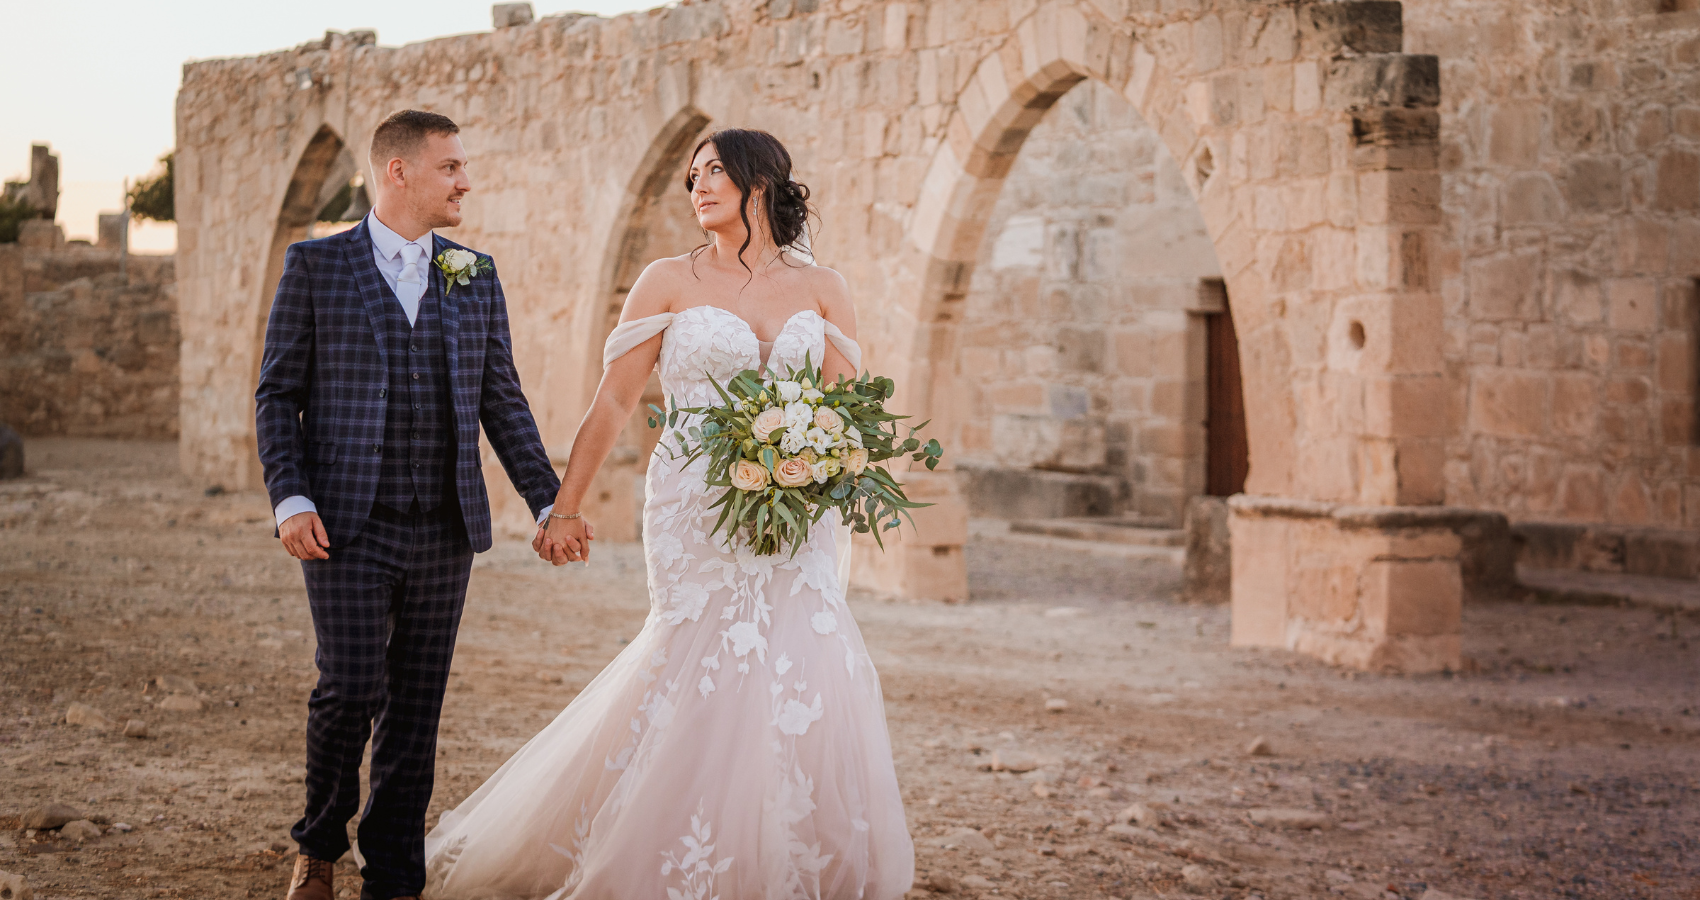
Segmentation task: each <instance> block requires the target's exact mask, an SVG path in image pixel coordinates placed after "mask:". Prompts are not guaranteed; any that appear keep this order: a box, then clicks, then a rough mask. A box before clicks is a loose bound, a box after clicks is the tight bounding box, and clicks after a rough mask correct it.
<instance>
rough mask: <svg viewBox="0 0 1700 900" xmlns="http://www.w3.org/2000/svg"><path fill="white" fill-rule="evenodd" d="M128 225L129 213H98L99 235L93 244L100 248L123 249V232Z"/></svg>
mask: <svg viewBox="0 0 1700 900" xmlns="http://www.w3.org/2000/svg"><path fill="white" fill-rule="evenodd" d="M129 227H130V214H129V213H122V212H114V213H101V214H100V236H99V238H98V239H96V241H95V246H96V247H99V248H101V249H102V250H123V249H124V245H125V241H124V236H125V235H124V232H125V230H126V229H128V228H129Z"/></svg>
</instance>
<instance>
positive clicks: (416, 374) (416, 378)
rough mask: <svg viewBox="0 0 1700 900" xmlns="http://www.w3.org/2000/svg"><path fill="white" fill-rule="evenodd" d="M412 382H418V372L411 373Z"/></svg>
mask: <svg viewBox="0 0 1700 900" xmlns="http://www.w3.org/2000/svg"><path fill="white" fill-rule="evenodd" d="M413 380H414V381H418V380H419V373H418V372H414V373H413Z"/></svg>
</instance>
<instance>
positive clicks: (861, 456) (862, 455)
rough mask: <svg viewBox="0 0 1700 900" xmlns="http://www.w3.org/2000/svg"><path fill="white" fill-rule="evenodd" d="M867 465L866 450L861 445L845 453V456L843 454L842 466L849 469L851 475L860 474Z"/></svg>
mask: <svg viewBox="0 0 1700 900" xmlns="http://www.w3.org/2000/svg"><path fill="white" fill-rule="evenodd" d="M867 467H868V451H866V450H864V449H862V448H861V447H857V448H856V449H854V450H852V451H850V452H849V453H847V454H845V456H844V468H846V469H849V470H850V474H851V475H857V476H860V475H861V474H862V472H863V470H865V469H867Z"/></svg>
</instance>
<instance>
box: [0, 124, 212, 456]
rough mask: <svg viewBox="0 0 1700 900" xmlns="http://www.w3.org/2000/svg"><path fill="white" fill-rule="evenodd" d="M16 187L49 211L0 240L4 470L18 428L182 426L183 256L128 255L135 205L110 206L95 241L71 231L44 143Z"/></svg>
mask: <svg viewBox="0 0 1700 900" xmlns="http://www.w3.org/2000/svg"><path fill="white" fill-rule="evenodd" d="M6 196H7V198H8V199H22V200H24V201H25V202H27V203H30V204H31V205H33V206H34V207H35V208H36V209H37V210H39V211H40V213H41V215H42V216H43V217H42V218H39V219H32V220H29V221H26V222H24V223H23V226H24V227H23V228H22V229H21V231H20V233H19V235H18V240H17V241H15V242H11V243H4V244H0V424H3V425H4V426H9V427H10V428H11V429H14V430H15V431H14V432H13V433H12V436H11V437H10V438H7V439H0V477H6V476H5V474H4V472H5V471H7V462H6V461H7V460H10V459H12V458H13V457H11V456H8V455H7V451H6V447H7V446H9V445H10V443H12V442H15V441H16V440H17V437H16V435H17V433H21V434H23V435H24V436H26V437H44V436H71V437H103V438H141V439H154V440H158V439H167V438H175V437H176V436H177V411H178V406H179V404H178V397H177V389H178V384H179V378H180V374H179V368H178V362H177V361H178V346H179V343H180V338H179V334H178V328H177V298H176V293H175V285H174V282H175V281H176V276H175V260H173V259H172V258H170V257H159V256H131V255H129V254H128V252H127V250H128V248H127V247H126V246H125V238H124V228H125V226H126V225H127V224H128V221H129V217H128V214H126V213H116V214H103V215H101V217H100V234H99V238H98V241H97V242H96V243H94V244H90V243H89V242H88V241H82V240H73V241H66V240H65V234H64V230H63V229H62V228H61V227H60V226H59V225H58V224H56V223H55V222H54V221H53V217H54V215H55V214H56V213H57V210H58V205H59V158H58V157H57V156H54V155H53V154H52V152H51V151H50V150H49V149H48V147H47V146H46V145H45V144H36V145H35V146H33V147H32V148H31V166H30V179H29V181H27V182H7V184H6ZM4 433H5V432H4V431H0V434H4ZM18 459H19V462H18V465H17V469H18V470H19V471H18V474H21V469H22V463H21V457H18Z"/></svg>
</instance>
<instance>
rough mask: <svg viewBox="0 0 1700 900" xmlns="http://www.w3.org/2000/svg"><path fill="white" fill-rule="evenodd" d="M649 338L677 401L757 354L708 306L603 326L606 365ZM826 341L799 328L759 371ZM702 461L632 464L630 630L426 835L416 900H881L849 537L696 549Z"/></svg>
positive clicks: (815, 355)
mask: <svg viewBox="0 0 1700 900" xmlns="http://www.w3.org/2000/svg"><path fill="white" fill-rule="evenodd" d="M663 331H665V332H666V334H665V336H664V338H663V339H662V345H661V355H660V358H659V360H658V362H657V366H658V368H659V370H660V374H661V385H662V388H663V390H664V392H665V393H666V395H667V396H669V397H674V398H677V400H678V403H679V405H680V406H700V405H709V404H713V403H716V402H718V396H717V395H716V394H715V392H714V389H713V388H712V387H711V386H710V384H709V381H708V380H707V377H712V378H715V379H718V380H721V381H724V380H725V379H727V378H729V377H730V376H732V375H735V374H737V373H738V372H740V371H742V370H744V369H753V368H757V367H758V365H759V364H760V363H762V362H763V360H762V358H761V354H762V351H763V350H764V349H765V348H764V347H762V346H761V344H760V342H758V340H757V338H756V336H755V333H754V332H753V331H751V330H750V327H749V326H748V325H747V324H746V323H745V322H744V321H743V320H742V319H740V318H739V317H737V316H735V315H733V314H732V313H730V312H728V311H726V310H723V309H719V308H717V307H708V306H703V307H695V308H692V309H688V310H686V311H684V312H681V313H678V314H674V313H664V314H662V315H659V316H652V317H649V318H646V319H640V320H637V321H634V322H628V323H625V324H623V325H621V326H620V327H619V328H617V329H615V331H614V333H613V334H612V335H611V336H610V337H609V339H608V345H607V348H606V349H605V351H604V362H605V363H606V362H607V361H611V360H613V359H617V358H618V357H620V356H621V355H623V354H624V353H626V352H628V351H629V350H631V348H633V347H635V346H637V345H638V344H640V343H642V342H644V341H645V340H648V339H649V338H652V337H654V336H655V335H656V334H657V333H660V332H663ZM827 340H832V341H833V343H834V345H835V346H837V347H838V348H839V350H840V352H842V353H843V354H844V356H845V357H846V358H847V359H848V360H850V362H851V364H852V365H854V366H857V367H859V366H860V357H861V351H860V349H859V348H857V346H856V344H855V343H854V342H853V341H850V340H849V339H847V338H845V337H844V335H843V334H842V333H840V332H839V331H838V329H837V328H836V327H834V326H833V325H832V324H831V323H829V322H827V321H826V320H825V319H823V318H822V317H820V316H819V315H817V314H815V313H813V312H807V311H805V312H801V313H798V314H797V315H795V316H793V317H792V318H791V319H790V320H789V321H787V322H786V323H785V327H784V328H783V329H782V330H781V332H780V334H779V335H778V336H777V337H776V338H775V340H774V342H773V347H772V351H771V355H770V357H769V358H768V359H767V360H766V362H767V363H768V365H769V366H771V367H773V368H775V369H777V370H779V371H784V370H785V367H787V366H796V367H799V368H800V367H801V366H802V365H803V361H804V355H805V354H807V355H808V357H809V358H810V359H812V360H816V361H818V360H820V359H821V358H822V356H823V354H824V353H825V348H826V341H827ZM704 465H705V461H704V460H698V461H697V462H696V463H694V464H692V465H690V466H688V467H681V466H680V465H679V464H678V462H677V461H676V460H673V459H671V458H670V455H669V453H668V452H667V449H666V445H665V444H663V446H662V447H661V448H658V449H657V451H656V453H655V455H654V456H653V457H652V458H651V459H650V463H649V471H648V475H647V478H646V483H645V494H646V499H645V502H644V507H643V534H644V558H645V561H646V564H647V567H648V573H649V593H650V612H649V617H648V619H647V620H645V622H644V625H643V630H642V631H640V632H639V633H638V636H637V637H636V638H635V639H634V640H632V642H631V643H630V644H629V645H627V647H626V648H625V650H624V651H622V652H621V653H620V655H619V656H618V657H616V658H615V659H614V661H613V662H612V663H610V664H609V665H608V667H607V668H606V669H604V670H602V673H601V674H600V675H598V676H597V677H596V678H595V680H593V681H591V683H590V684H589V685H587V686H586V687H585V689H584V691H583V692H582V693H580V694H579V695H578V696H577V697H576V698H574V699H573V701H572V702H571V703H570V704H568V705H567V708H566V709H565V710H563V711H562V712H561V714H560V715H559V716H557V717H556V718H555V720H554V722H552V723H551V724H550V725H549V726H548V727H546V728H544V729H543V731H542V732H540V733H539V734H538V735H537V736H536V737H534V738H532V739H531V741H530V743H527V744H526V745H525V746H524V747H523V748H521V749H520V750H519V752H518V753H515V754H514V755H513V757H512V758H511V759H509V760H508V761H507V762H506V763H505V764H503V765H502V767H501V768H500V769H498V770H497V771H496V773H495V774H494V775H492V776H490V780H489V781H487V782H485V783H484V785H483V786H482V787H480V788H479V789H478V790H477V791H476V792H474V793H473V794H472V796H470V797H468V798H467V799H466V800H465V802H463V803H461V805H460V806H459V807H457V808H455V809H454V810H452V811H450V812H447V813H444V814H443V817H442V819H441V820H440V821H439V822H438V824H437V827H436V828H435V829H433V830H432V831H431V833H430V835H429V836H427V837H426V839H425V852H426V867H427V871H428V873H429V874H428V885H427V887H426V889H425V897H426V898H430V900H498V898H499V900H522V898H523V900H544V898H548V900H568V898H571V900H593V898H594V900H640V898H641V900H647V898H657V900H661V898H667V900H711V898H720V900H758V898H760V900H791V898H823V900H824V898H845V900H849V898H867V900H894V898H898V897H901V896H902V895H903V893H904V892H905V891H907V890H908V889H909V886H910V882H911V879H912V877H913V874H914V847H913V844H912V843H911V842H910V838H909V832H908V828H907V826H906V824H905V821H904V817H903V801H902V798H901V797H900V796H899V793H898V787H897V776H896V773H895V771H894V770H893V767H892V759H891V742H890V737H889V736H888V734H887V731H886V723H885V710H884V706H883V704H882V695H881V693H880V685H879V678H878V676H877V675H876V674H875V673H874V667H873V665H872V663H871V661H870V660H869V658H868V652H867V649H866V648H865V647H864V645H863V643H862V636H861V633H860V632H859V631H858V630H857V628H856V623H855V622H854V621H853V620H852V619H851V617H850V611H849V609H848V608H847V607H846V606H845V603H844V586H845V574H846V566H845V563H846V562H847V560H848V549H849V548H848V540H847V539H848V537H849V535H848V531H847V530H846V529H843V528H842V526H839V527H833V523H834V520H833V519H832V518H830V517H828V518H823V519H822V520H821V522H820V523H819V525H817V527H815V528H813V529H811V531H810V537H809V540H808V542H806V543H805V544H804V545H803V547H802V549H801V550H799V551H798V552H797V554H796V555H795V556H794V557H787V556H786V555H784V554H780V555H776V556H756V555H755V554H753V553H751V552H750V551H749V549H748V548H746V547H742V546H738V547H735V548H731V549H729V548H727V547H725V546H723V545H722V543H721V539H720V538H716V537H713V536H711V535H710V534H709V530H710V529H711V528H712V527H713V525H714V522H715V519H716V518H717V516H718V513H719V510H714V511H712V512H711V511H709V510H708V508H707V507H708V504H709V503H711V502H713V501H714V500H715V499H716V497H717V494H718V491H719V490H720V489H710V488H708V487H707V486H706V485H705V484H704V481H703V466H704Z"/></svg>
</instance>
